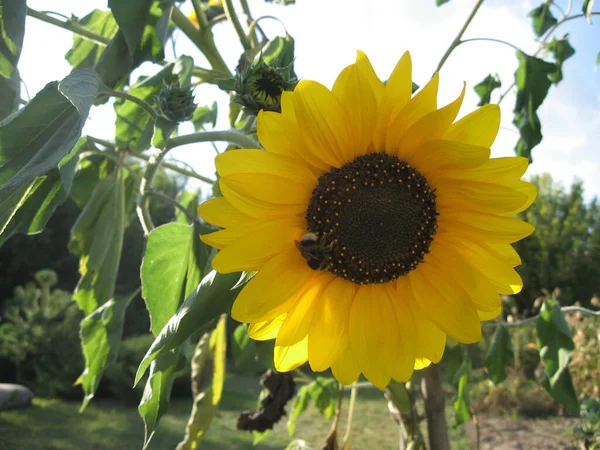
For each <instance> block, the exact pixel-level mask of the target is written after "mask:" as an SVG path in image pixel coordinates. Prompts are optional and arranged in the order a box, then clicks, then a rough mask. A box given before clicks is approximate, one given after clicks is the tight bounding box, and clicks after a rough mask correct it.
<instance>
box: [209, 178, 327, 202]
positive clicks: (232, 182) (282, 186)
mask: <svg viewBox="0 0 600 450" xmlns="http://www.w3.org/2000/svg"><path fill="white" fill-rule="evenodd" d="M223 183H225V184H226V185H227V187H228V189H230V190H234V191H236V192H237V193H238V194H240V195H243V196H244V197H247V198H254V199H256V200H259V201H262V202H268V203H274V204H278V205H290V204H293V205H296V204H301V205H304V206H306V205H308V202H309V200H310V196H311V194H312V190H313V189H314V187H315V184H312V183H311V185H310V187H308V186H307V185H304V184H300V183H296V182H295V181H292V180H290V179H289V178H287V177H284V176H279V175H271V174H263V173H236V174H232V175H228V176H223V177H221V179H220V180H219V184H220V185H221V184H223Z"/></svg>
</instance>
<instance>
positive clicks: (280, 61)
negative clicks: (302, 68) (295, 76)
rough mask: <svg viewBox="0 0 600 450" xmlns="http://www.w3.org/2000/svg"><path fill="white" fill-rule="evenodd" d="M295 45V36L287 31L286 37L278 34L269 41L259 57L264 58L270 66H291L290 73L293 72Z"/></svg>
mask: <svg viewBox="0 0 600 450" xmlns="http://www.w3.org/2000/svg"><path fill="white" fill-rule="evenodd" d="M294 47H295V42H294V38H293V37H292V36H290V35H289V34H287V33H286V35H285V37H281V36H276V37H275V38H273V39H271V40H270V41H268V42H267V44H266V45H265V46H264V47H263V49H262V52H261V53H260V54H259V55H258V56H257V58H262V60H263V61H264V62H266V63H267V64H268V65H270V66H274V67H288V66H289V67H290V73H293V70H294V69H293V67H294Z"/></svg>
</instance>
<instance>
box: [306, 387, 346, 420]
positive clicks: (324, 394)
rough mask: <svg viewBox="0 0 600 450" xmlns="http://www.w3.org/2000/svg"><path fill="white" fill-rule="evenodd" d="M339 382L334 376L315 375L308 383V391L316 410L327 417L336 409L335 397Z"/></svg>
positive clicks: (330, 416) (338, 391)
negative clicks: (313, 379) (314, 378)
mask: <svg viewBox="0 0 600 450" xmlns="http://www.w3.org/2000/svg"><path fill="white" fill-rule="evenodd" d="M339 386H340V385H339V383H338V382H337V380H335V379H334V378H324V377H317V379H316V380H315V381H313V382H312V383H310V384H309V385H308V392H309V394H310V396H311V398H312V400H313V402H314V404H315V406H316V407H317V410H318V411H319V412H320V413H321V414H323V415H324V416H325V418H327V419H331V418H332V417H333V415H334V414H335V412H336V411H337V398H338V396H339V394H340V388H339Z"/></svg>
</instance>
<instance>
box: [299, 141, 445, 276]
mask: <svg viewBox="0 0 600 450" xmlns="http://www.w3.org/2000/svg"><path fill="white" fill-rule="evenodd" d="M306 219H307V222H308V231H309V232H310V233H314V235H316V236H317V243H316V244H315V246H316V247H317V249H315V250H314V251H313V253H312V254H311V257H312V261H310V262H311V267H313V268H315V266H317V264H315V261H314V259H315V258H316V257H318V259H319V264H318V268H319V269H322V270H327V271H329V272H331V273H333V274H335V275H336V276H339V277H342V278H345V279H347V280H350V281H352V282H354V283H357V284H369V283H386V282H388V281H392V280H395V279H396V278H399V277H400V276H402V275H405V274H406V273H408V272H410V271H411V270H413V269H414V268H415V267H416V266H417V265H418V264H419V263H420V262H421V261H423V257H424V256H425V254H426V253H428V252H429V246H430V244H431V242H432V240H433V236H434V234H435V232H436V229H437V211H436V196H435V194H434V192H433V191H432V189H431V188H430V187H429V185H428V184H427V180H426V179H425V177H423V175H421V174H420V173H419V172H418V171H417V170H415V169H413V168H412V167H410V165H409V164H407V163H406V162H404V161H402V160H400V159H398V158H397V157H395V156H390V155H387V154H383V153H370V154H367V155H363V156H359V157H358V158H356V159H355V160H353V161H352V162H350V163H348V164H346V165H344V166H343V167H340V168H339V169H337V168H336V169H332V170H331V171H330V172H328V173H326V174H323V175H322V176H321V177H320V178H319V182H318V185H317V187H316V188H315V189H314V191H313V193H312V197H311V199H310V203H309V205H308V210H307V213H306Z"/></svg>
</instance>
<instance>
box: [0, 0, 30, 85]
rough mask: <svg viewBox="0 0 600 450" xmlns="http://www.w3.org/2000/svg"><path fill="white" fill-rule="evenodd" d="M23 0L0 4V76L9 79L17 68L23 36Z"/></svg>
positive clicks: (24, 9)
mask: <svg viewBox="0 0 600 450" xmlns="http://www.w3.org/2000/svg"><path fill="white" fill-rule="evenodd" d="M26 15H27V5H26V3H25V0H12V1H8V2H7V1H5V2H2V5H0V77H3V78H7V79H10V78H12V77H13V74H14V72H15V70H16V68H17V62H18V61H19V57H20V56H21V48H22V47H23V38H24V36H25V16H26Z"/></svg>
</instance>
